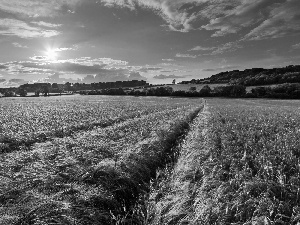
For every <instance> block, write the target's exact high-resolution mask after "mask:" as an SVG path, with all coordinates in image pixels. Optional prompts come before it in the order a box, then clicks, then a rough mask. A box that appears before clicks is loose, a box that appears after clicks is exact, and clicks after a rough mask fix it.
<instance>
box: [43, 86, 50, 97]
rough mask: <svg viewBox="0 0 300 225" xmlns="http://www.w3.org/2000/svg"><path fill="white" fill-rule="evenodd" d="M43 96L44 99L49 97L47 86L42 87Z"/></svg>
mask: <svg viewBox="0 0 300 225" xmlns="http://www.w3.org/2000/svg"><path fill="white" fill-rule="evenodd" d="M43 94H44V96H45V97H46V96H48V95H49V88H48V87H47V86H44V87H43Z"/></svg>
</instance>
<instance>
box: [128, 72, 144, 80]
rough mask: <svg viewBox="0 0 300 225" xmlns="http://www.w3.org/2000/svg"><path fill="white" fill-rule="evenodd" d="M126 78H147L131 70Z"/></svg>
mask: <svg viewBox="0 0 300 225" xmlns="http://www.w3.org/2000/svg"><path fill="white" fill-rule="evenodd" d="M128 80H147V78H146V77H144V76H142V75H141V74H140V73H139V72H131V73H130V74H129V76H128Z"/></svg>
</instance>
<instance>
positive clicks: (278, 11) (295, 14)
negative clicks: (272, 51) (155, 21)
mask: <svg viewBox="0 0 300 225" xmlns="http://www.w3.org/2000/svg"><path fill="white" fill-rule="evenodd" d="M299 9H300V1H299V0H286V1H284V3H282V4H277V5H276V7H274V8H273V9H272V10H271V11H270V15H269V17H268V18H265V19H264V21H263V22H262V23H261V24H260V25H259V26H257V27H256V28H254V29H253V30H251V31H250V32H249V33H248V34H247V35H246V36H245V38H244V39H245V40H262V39H268V38H280V37H285V36H290V35H299V34H300V11H299Z"/></svg>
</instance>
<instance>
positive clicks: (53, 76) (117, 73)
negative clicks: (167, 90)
mask: <svg viewBox="0 0 300 225" xmlns="http://www.w3.org/2000/svg"><path fill="white" fill-rule="evenodd" d="M127 63H128V62H126V61H121V60H114V59H111V58H90V57H82V58H76V59H68V60H57V61H49V60H46V59H45V57H43V56H35V57H31V61H13V62H7V63H1V64H0V70H3V71H5V72H7V73H8V74H11V75H19V74H23V75H24V76H25V77H26V76H27V77H28V75H32V74H37V75H38V74H40V75H46V76H49V79H44V78H43V79H40V80H39V81H46V80H47V81H48V82H50V81H51V82H57V83H58V82H66V81H69V82H70V80H71V81H73V82H75V81H77V78H81V79H82V82H85V83H91V82H112V81H125V80H133V79H134V80H146V77H144V76H141V75H140V73H139V72H138V71H135V70H132V69H129V67H128V68H127ZM62 76H68V77H72V78H75V79H67V78H64V77H62ZM10 83H11V82H10Z"/></svg>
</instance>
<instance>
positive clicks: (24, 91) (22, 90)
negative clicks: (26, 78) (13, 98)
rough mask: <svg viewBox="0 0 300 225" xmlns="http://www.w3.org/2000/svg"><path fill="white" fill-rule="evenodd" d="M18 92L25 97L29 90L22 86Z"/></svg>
mask: <svg viewBox="0 0 300 225" xmlns="http://www.w3.org/2000/svg"><path fill="white" fill-rule="evenodd" d="M18 92H19V95H20V96H21V97H25V96H26V95H27V91H26V90H25V89H24V88H20V89H19V91H18Z"/></svg>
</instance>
